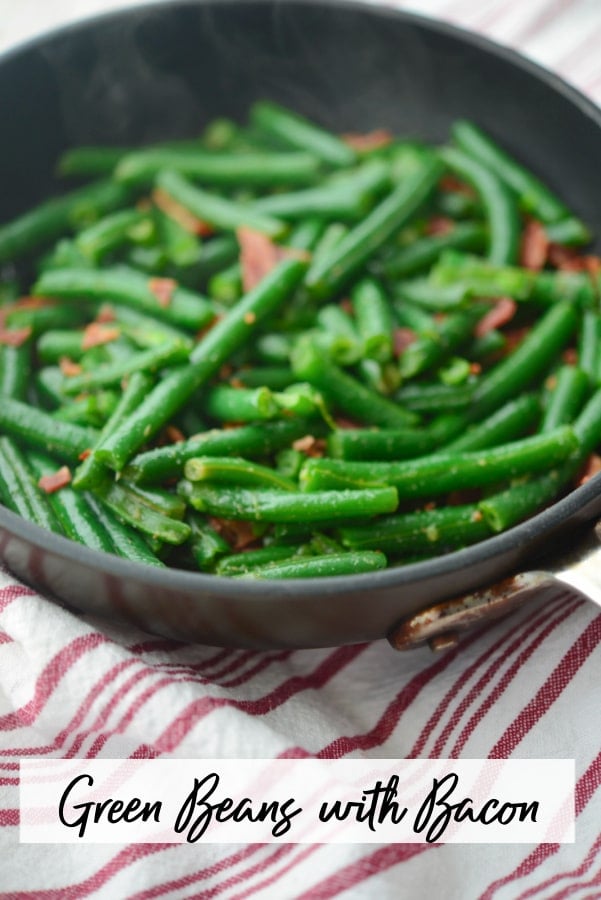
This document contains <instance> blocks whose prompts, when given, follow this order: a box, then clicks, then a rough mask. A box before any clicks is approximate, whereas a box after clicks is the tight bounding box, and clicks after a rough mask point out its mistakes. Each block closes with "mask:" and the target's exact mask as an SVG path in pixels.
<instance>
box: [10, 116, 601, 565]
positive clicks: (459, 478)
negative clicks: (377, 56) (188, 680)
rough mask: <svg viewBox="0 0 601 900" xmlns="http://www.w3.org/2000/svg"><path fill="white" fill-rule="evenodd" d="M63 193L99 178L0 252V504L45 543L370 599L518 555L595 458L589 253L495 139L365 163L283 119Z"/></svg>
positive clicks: (600, 379) (340, 142)
mask: <svg viewBox="0 0 601 900" xmlns="http://www.w3.org/2000/svg"><path fill="white" fill-rule="evenodd" d="M358 146H361V149H356V147H358ZM58 172H59V173H60V176H61V177H62V178H76V179H80V180H81V179H84V180H86V179H88V181H84V183H83V184H79V185H78V186H76V187H75V188H74V189H69V188H68V187H67V188H65V190H64V191H63V193H62V194H60V196H58V197H55V198H53V199H51V200H48V201H46V202H45V203H43V204H42V205H41V206H39V207H37V208H36V209H33V210H31V211H28V212H25V213H24V214H23V215H21V216H19V217H18V218H16V219H14V220H13V221H11V222H8V223H7V224H4V225H1V226H0V267H1V268H0V502H1V503H2V504H3V505H4V506H5V507H7V508H8V509H10V510H11V511H13V512H15V513H17V514H19V515H21V516H23V517H24V518H26V519H29V520H30V521H32V522H34V523H35V524H37V525H39V526H41V527H42V528H45V529H47V530H49V531H53V532H55V533H56V534H59V535H63V536H66V537H68V538H70V539H71V540H74V541H78V542H80V543H82V544H84V545H86V546H87V547H90V548H92V549H95V550H100V551H103V552H107V553H113V554H117V555H119V556H122V557H124V558H126V559H129V560H133V561H136V562H141V563H145V564H147V565H152V566H171V567H176V568H183V569H188V570H193V571H202V572H207V573H212V574H216V575H218V576H223V577H230V578H253V579H257V578H258V579H289V578H311V577H317V576H320V577H321V576H337V575H349V574H356V573H361V572H370V571H374V570H377V569H382V568H385V567H386V566H400V565H404V564H407V563H410V562H413V561H416V560H422V559H428V558H431V557H434V556H439V555H441V554H445V553H448V552H451V551H453V550H455V549H458V548H461V547H465V546H468V545H469V544H472V543H475V542H477V541H481V540H484V539H486V538H488V537H490V536H492V535H494V534H496V533H498V532H499V531H502V530H504V529H507V528H510V527H511V526H513V525H514V524H516V523H517V522H519V521H522V520H524V519H526V518H528V517H529V516H532V515H533V514H534V513H536V512H537V511H539V510H540V509H541V508H543V507H544V506H545V505H547V504H549V503H551V502H553V501H554V500H556V499H557V498H558V497H559V496H561V494H562V493H565V492H566V491H569V490H570V489H572V488H573V487H574V486H575V484H576V483H577V482H578V479H579V478H580V477H581V473H582V472H583V470H584V467H585V466H586V465H587V464H588V463H590V458H591V456H592V455H593V454H594V453H595V451H598V450H599V447H600V446H601V312H600V309H599V291H600V288H601V280H600V279H599V275H598V271H599V265H598V262H599V261H598V260H597V258H596V257H592V256H591V255H590V251H589V250H587V249H586V245H587V242H589V240H590V235H589V232H588V229H587V227H586V225H585V224H584V223H583V222H581V221H580V220H579V219H578V217H577V216H576V215H575V214H574V213H573V212H572V211H570V210H569V209H568V207H567V206H566V205H565V203H564V200H563V199H561V198H559V197H557V196H556V195H555V194H554V193H553V191H552V190H551V189H550V188H549V187H548V186H547V185H545V184H544V183H543V181H542V180H540V179H539V178H538V177H536V176H535V175H533V174H532V173H531V172H530V171H529V170H528V169H527V168H525V167H524V166H523V165H522V164H521V163H520V162H519V161H518V160H516V159H514V158H513V157H512V156H511V155H510V154H509V153H508V152H507V151H506V150H505V149H504V148H502V147H500V146H499V145H498V144H497V143H496V142H495V141H494V140H493V139H492V138H491V137H490V136H489V135H487V134H486V133H484V132H483V131H482V130H481V129H480V128H479V127H478V126H477V125H475V124H473V123H471V122H465V121H464V122H457V123H456V124H455V125H454V126H453V128H452V132H451V136H450V142H449V144H448V145H447V146H445V147H441V148H436V147H432V146H429V145H427V144H425V143H423V144H420V143H418V142H415V141H405V140H402V139H399V138H395V137H393V136H392V135H391V136H390V140H389V141H384V142H382V141H381V140H379V141H378V142H375V143H374V147H373V149H369V141H367V142H365V141H362V142H361V143H360V144H358V143H356V142H354V141H353V140H352V139H350V138H343V137H339V136H337V135H335V134H332V133H330V132H329V131H327V130H326V129H325V128H323V127H322V126H321V125H319V124H316V123H314V122H311V121H309V120H307V119H305V118H304V117H302V116H300V115H298V114H297V113H295V112H292V111H290V110H287V109H285V108H283V107H281V106H279V105H277V104H275V103H271V102H267V101H261V102H258V103H256V104H255V105H254V106H253V107H252V108H251V110H250V114H249V123H248V124H247V125H239V124H237V123H235V122H232V121H229V120H217V121H214V122H212V123H210V124H209V126H208V127H207V128H206V130H205V132H204V133H203V134H201V135H199V136H198V137H196V138H192V139H186V140H184V141H179V142H171V143H166V144H162V145H160V146H153V147H149V148H116V147H78V148H73V149H71V150H69V151H68V152H67V153H65V154H64V155H63V156H62V157H61V159H60V160H59V161H58ZM533 231H534V232H535V233H536V235H537V240H538V245H537V248H535V249H536V253H537V254H538V256H537V261H536V262H535V263H534V264H533V263H532V253H531V252H530V248H529V247H528V245H527V242H528V240H529V238H528V235H529V234H530V235H532V233H533ZM541 241H542V244H541ZM541 248H542V249H541ZM541 253H542V255H541ZM558 260H559V263H558V262H557V261H558ZM564 269H565V271H564Z"/></svg>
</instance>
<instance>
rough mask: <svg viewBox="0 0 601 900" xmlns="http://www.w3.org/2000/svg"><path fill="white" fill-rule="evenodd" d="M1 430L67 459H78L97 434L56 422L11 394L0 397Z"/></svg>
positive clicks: (66, 423)
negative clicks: (14, 398) (13, 397)
mask: <svg viewBox="0 0 601 900" xmlns="http://www.w3.org/2000/svg"><path fill="white" fill-rule="evenodd" d="M0 431H4V432H5V433H7V434H9V435H11V436H12V437H14V438H15V439H16V440H18V441H23V443H25V444H27V445H28V446H31V447H35V448H38V449H44V450H46V452H48V453H51V454H52V455H53V456H57V457H58V458H59V459H63V460H66V461H67V462H72V461H75V460H77V458H78V457H79V456H80V455H81V454H82V453H84V452H85V451H86V450H88V449H89V448H90V447H92V446H93V445H94V443H95V442H96V437H97V435H98V432H97V431H94V430H93V429H91V428H80V427H79V426H78V425H71V424H70V423H68V422H59V421H57V420H56V419H54V418H53V417H52V416H51V415H49V414H48V413H45V412H42V410H41V409H37V408H36V407H34V406H30V405H29V404H28V403H22V402H21V401H20V400H13V399H12V398H10V397H3V398H2V402H1V403H0Z"/></svg>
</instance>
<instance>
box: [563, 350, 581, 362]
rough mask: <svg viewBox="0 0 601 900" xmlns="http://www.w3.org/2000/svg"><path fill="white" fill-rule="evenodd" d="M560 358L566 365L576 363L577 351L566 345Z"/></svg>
mask: <svg viewBox="0 0 601 900" xmlns="http://www.w3.org/2000/svg"><path fill="white" fill-rule="evenodd" d="M561 358H562V360H563V362H564V363H565V364H566V365H567V366H577V365H578V351H577V350H576V348H575V347H568V348H567V350H564V351H563V353H562V354H561Z"/></svg>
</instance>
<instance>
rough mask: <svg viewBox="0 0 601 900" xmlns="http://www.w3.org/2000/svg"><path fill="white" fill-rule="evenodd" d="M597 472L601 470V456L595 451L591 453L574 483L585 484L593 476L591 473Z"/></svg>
mask: <svg viewBox="0 0 601 900" xmlns="http://www.w3.org/2000/svg"><path fill="white" fill-rule="evenodd" d="M598 472H601V456H598V455H597V454H596V453H591V455H590V456H589V457H588V459H587V460H586V462H585V464H584V466H583V468H582V471H581V472H580V474H579V476H578V480H577V482H576V484H585V483H586V482H587V481H588V480H589V479H590V478H592V477H593V475H597V473H598Z"/></svg>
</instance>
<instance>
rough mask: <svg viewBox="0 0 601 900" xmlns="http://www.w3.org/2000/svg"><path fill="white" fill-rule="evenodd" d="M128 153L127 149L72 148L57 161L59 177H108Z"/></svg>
mask: <svg viewBox="0 0 601 900" xmlns="http://www.w3.org/2000/svg"><path fill="white" fill-rule="evenodd" d="M129 152H130V148H129V147H74V148H73V149H72V150H67V152H66V153H63V155H62V156H61V158H60V159H59V162H58V171H59V173H60V174H61V175H85V176H92V177H94V176H99V175H110V174H111V173H112V171H113V169H114V168H115V166H116V165H117V163H118V162H119V161H120V160H121V159H122V158H123V157H124V156H125V155H126V154H128V153H129Z"/></svg>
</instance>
